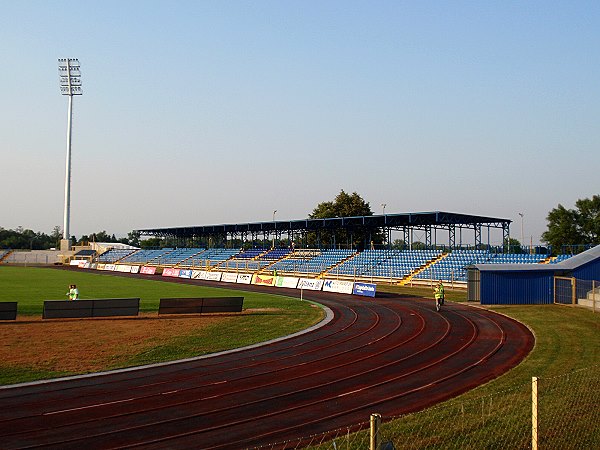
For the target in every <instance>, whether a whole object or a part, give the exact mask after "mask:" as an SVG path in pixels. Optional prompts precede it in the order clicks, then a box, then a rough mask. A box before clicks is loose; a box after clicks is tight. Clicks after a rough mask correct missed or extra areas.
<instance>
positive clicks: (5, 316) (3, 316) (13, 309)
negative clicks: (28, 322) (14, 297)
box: [0, 302, 17, 320]
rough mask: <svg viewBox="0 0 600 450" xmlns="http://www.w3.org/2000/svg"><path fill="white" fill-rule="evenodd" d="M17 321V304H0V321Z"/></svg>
mask: <svg viewBox="0 0 600 450" xmlns="http://www.w3.org/2000/svg"><path fill="white" fill-rule="evenodd" d="M16 319H17V302H0V320H16Z"/></svg>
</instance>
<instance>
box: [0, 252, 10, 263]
mask: <svg viewBox="0 0 600 450" xmlns="http://www.w3.org/2000/svg"><path fill="white" fill-rule="evenodd" d="M2 252H4V253H2ZM2 252H0V264H2V262H3V261H4V260H6V259H7V258H8V257H9V256H10V254H11V253H12V252H13V251H12V250H6V251H4V250H2Z"/></svg>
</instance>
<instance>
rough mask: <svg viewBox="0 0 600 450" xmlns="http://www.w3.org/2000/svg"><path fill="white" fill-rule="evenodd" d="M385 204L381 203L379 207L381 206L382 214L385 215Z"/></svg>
mask: <svg viewBox="0 0 600 450" xmlns="http://www.w3.org/2000/svg"><path fill="white" fill-rule="evenodd" d="M386 206H387V204H386V203H382V204H381V208H383V215H384V216H385V207H386Z"/></svg>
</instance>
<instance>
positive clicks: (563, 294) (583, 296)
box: [554, 277, 600, 312]
mask: <svg viewBox="0 0 600 450" xmlns="http://www.w3.org/2000/svg"><path fill="white" fill-rule="evenodd" d="M554 303H556V304H561V305H578V306H582V307H585V308H590V309H592V310H593V311H594V312H596V311H600V282H598V281H594V280H579V279H577V278H568V277H554Z"/></svg>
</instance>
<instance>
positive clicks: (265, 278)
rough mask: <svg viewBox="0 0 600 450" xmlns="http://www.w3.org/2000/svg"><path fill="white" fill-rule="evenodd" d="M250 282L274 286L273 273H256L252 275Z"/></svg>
mask: <svg viewBox="0 0 600 450" xmlns="http://www.w3.org/2000/svg"><path fill="white" fill-rule="evenodd" d="M252 284H257V285H262V286H275V277H274V276H273V275H259V274H257V273H256V274H254V276H253V277H252Z"/></svg>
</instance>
